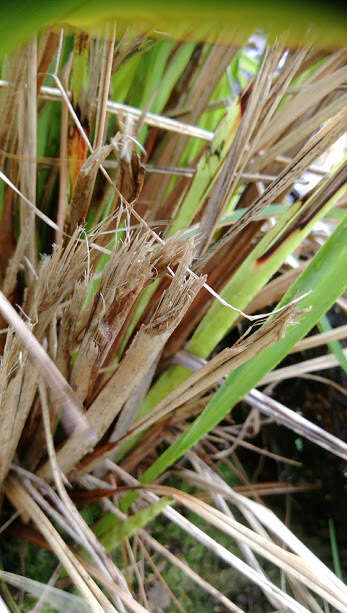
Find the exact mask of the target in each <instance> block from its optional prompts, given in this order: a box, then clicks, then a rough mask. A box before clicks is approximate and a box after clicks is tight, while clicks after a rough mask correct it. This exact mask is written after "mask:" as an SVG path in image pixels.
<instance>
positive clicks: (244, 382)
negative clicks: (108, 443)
mask: <svg viewBox="0 0 347 613" xmlns="http://www.w3.org/2000/svg"><path fill="white" fill-rule="evenodd" d="M346 261H347V215H346V216H345V219H344V220H343V221H342V222H341V223H340V225H339V226H338V227H337V228H336V230H335V232H334V233H333V234H332V235H331V236H330V238H329V239H328V240H327V242H326V243H325V245H323V247H322V248H321V249H320V250H319V251H318V253H317V254H316V256H315V257H314V258H313V260H312V261H311V263H310V264H309V266H308V267H307V268H306V269H305V271H304V272H303V273H302V274H301V275H300V277H299V278H298V279H297V280H296V282H295V283H294V284H293V285H292V287H291V288H290V290H289V291H288V292H287V293H286V295H285V296H284V298H283V299H282V300H281V302H280V304H279V306H283V305H285V304H288V303H289V302H290V301H291V300H293V299H294V298H296V297H297V296H300V295H303V294H305V293H306V292H308V291H310V292H311V293H310V294H309V295H308V296H306V297H305V298H304V299H303V300H302V301H301V302H300V306H301V308H308V309H310V310H308V311H307V312H305V313H304V314H303V315H302V316H301V318H300V319H299V321H298V322H297V323H296V325H294V326H291V327H290V328H289V329H288V331H287V334H286V336H285V338H283V339H282V340H280V341H278V342H277V343H275V344H274V345H272V346H271V347H269V348H267V349H265V351H262V352H261V353H260V354H258V355H257V356H255V357H254V358H252V359H251V360H249V362H247V363H246V364H244V365H243V366H240V367H239V368H237V369H236V370H235V371H233V372H232V373H231V374H230V376H229V377H228V379H227V381H226V382H225V383H224V385H223V386H222V387H221V388H220V389H219V391H218V392H217V393H216V394H215V396H214V397H213V398H212V400H211V401H210V402H209V404H208V405H207V407H206V408H205V410H204V411H203V413H202V414H201V415H200V416H199V417H198V418H197V419H196V420H195V421H194V422H193V423H192V424H191V426H190V427H189V428H188V429H187V430H186V431H185V432H184V433H183V434H181V435H180V436H179V437H178V439H177V440H176V441H175V442H174V443H173V444H172V445H171V446H170V447H169V448H168V449H167V450H166V451H164V453H163V454H162V455H161V456H160V457H159V458H158V459H157V460H156V461H155V462H154V464H153V465H152V466H151V467H150V468H149V469H148V470H147V471H146V472H145V473H144V475H143V477H142V479H141V481H142V483H150V482H151V481H152V480H153V479H155V478H156V477H158V475H160V474H161V473H162V472H164V471H165V470H166V469H167V468H168V467H169V466H171V465H172V464H173V463H174V462H176V460H177V459H178V458H179V457H181V456H182V455H183V454H184V453H185V452H186V451H187V450H188V449H191V448H192V447H193V446H194V445H196V443H198V441H199V440H201V439H202V437H204V436H205V435H206V434H207V433H208V432H210V431H211V430H212V429H213V428H214V427H215V426H216V425H217V424H218V423H219V422H220V421H221V420H222V419H223V418H224V417H225V416H226V415H227V414H228V413H229V412H230V411H231V409H232V408H233V406H235V404H236V403H237V402H239V401H240V400H241V399H242V398H244V396H245V395H246V394H247V393H248V392H249V391H250V390H251V389H252V388H253V387H254V386H256V385H257V384H258V383H259V381H261V379H262V378H263V377H264V376H265V375H266V374H267V373H268V372H270V371H271V370H272V369H273V368H274V367H275V366H276V365H277V364H278V363H279V362H280V361H281V360H282V359H283V358H284V357H285V356H286V355H287V353H288V352H289V350H290V349H291V348H292V347H294V345H296V343H297V342H298V341H299V340H300V339H301V338H303V337H304V336H306V334H307V333H308V332H309V331H310V330H311V329H312V328H313V326H315V325H316V323H317V322H318V321H319V320H320V318H321V317H322V316H323V315H324V314H325V313H326V312H327V310H328V309H329V308H330V307H331V305H332V304H333V303H334V302H335V300H336V299H337V298H338V297H339V296H340V295H341V294H342V293H343V291H344V290H345V289H346V287H347V271H346Z"/></svg>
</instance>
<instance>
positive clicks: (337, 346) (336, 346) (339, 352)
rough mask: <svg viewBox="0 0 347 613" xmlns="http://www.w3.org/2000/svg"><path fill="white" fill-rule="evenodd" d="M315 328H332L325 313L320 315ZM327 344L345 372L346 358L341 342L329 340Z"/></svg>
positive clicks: (322, 329) (325, 330)
mask: <svg viewBox="0 0 347 613" xmlns="http://www.w3.org/2000/svg"><path fill="white" fill-rule="evenodd" d="M317 328H318V330H319V331H320V332H328V331H329V330H332V329H333V328H332V326H331V325H330V322H329V319H328V317H327V315H323V317H321V319H320V320H319V322H318V323H317ZM327 345H328V347H329V349H330V351H331V353H333V354H334V355H335V357H336V359H337V360H338V361H339V363H340V366H341V368H342V369H343V370H344V371H345V372H346V373H347V358H346V356H345V354H344V353H343V349H342V346H341V343H340V342H339V341H330V342H329V343H327Z"/></svg>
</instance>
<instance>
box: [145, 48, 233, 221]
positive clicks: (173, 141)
mask: <svg viewBox="0 0 347 613" xmlns="http://www.w3.org/2000/svg"><path fill="white" fill-rule="evenodd" d="M234 54H235V49H234V48H230V47H225V46H223V45H218V44H216V45H214V46H213V48H212V49H211V51H210V53H209V55H208V57H207V59H206V61H205V63H204V64H203V66H202V68H201V70H200V71H199V73H198V76H197V78H196V82H195V84H194V88H192V89H191V90H190V91H189V92H188V95H186V96H185V100H184V105H185V106H186V107H189V108H191V109H192V110H191V112H190V113H189V114H188V115H187V116H186V117H185V121H186V122H187V123H192V124H195V123H196V122H197V121H198V119H199V117H200V115H201V114H202V112H203V111H204V109H205V107H206V106H207V103H208V101H209V99H210V97H211V95H212V93H213V90H214V89H215V87H216V85H217V83H218V81H219V79H220V78H221V76H222V74H223V72H224V70H225V69H226V67H227V66H228V65H229V63H230V61H231V59H232V57H233V56H234ZM182 102H183V101H182ZM188 138H189V137H188V136H180V135H173V136H170V137H168V142H167V144H166V146H165V148H164V151H163V154H162V155H161V156H160V158H159V160H158V165H160V166H177V165H178V163H179V159H180V157H181V155H182V153H183V151H184V149H185V147H186V145H187V142H188ZM169 181H170V178H168V177H165V176H164V177H160V176H158V175H152V176H150V177H149V179H148V181H147V182H146V186H145V188H144V191H143V198H144V199H146V200H147V199H148V198H152V197H153V194H155V195H156V199H155V203H154V204H153V205H152V206H151V209H150V218H151V219H156V218H157V219H162V218H163V213H162V210H161V202H162V201H163V197H164V194H165V192H166V189H167V187H168V184H169Z"/></svg>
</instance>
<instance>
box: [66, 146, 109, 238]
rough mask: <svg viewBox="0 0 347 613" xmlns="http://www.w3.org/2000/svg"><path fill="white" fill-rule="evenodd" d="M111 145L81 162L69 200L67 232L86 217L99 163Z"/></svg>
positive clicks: (98, 150) (106, 155) (81, 222)
mask: <svg viewBox="0 0 347 613" xmlns="http://www.w3.org/2000/svg"><path fill="white" fill-rule="evenodd" d="M112 149H113V145H106V146H104V147H99V148H98V149H96V150H95V151H94V152H93V153H92V154H91V155H90V156H89V157H88V158H87V159H86V161H85V162H84V163H83V165H82V167H81V169H80V171H79V173H78V175H77V178H76V182H75V184H74V189H73V193H72V198H71V202H70V207H69V208H70V215H69V222H68V230H67V231H68V233H71V232H74V231H75V229H76V226H80V225H83V224H84V222H85V219H86V217H87V213H88V208H89V204H90V200H91V195H92V191H93V188H94V184H95V179H96V175H97V172H98V170H99V167H100V164H102V163H103V161H104V160H105V159H106V158H107V157H108V156H109V155H110V153H111V151H112Z"/></svg>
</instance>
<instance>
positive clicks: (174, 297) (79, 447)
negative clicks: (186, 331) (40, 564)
mask: <svg viewBox="0 0 347 613" xmlns="http://www.w3.org/2000/svg"><path fill="white" fill-rule="evenodd" d="M191 257H192V244H191V243H190V244H188V245H187V251H186V255H185V257H184V259H183V260H182V262H181V263H180V264H179V266H178V269H177V272H176V274H175V277H174V278H173V280H172V282H171V285H170V287H169V288H168V289H167V290H166V292H165V293H164V295H163V298H162V301H161V303H160V305H159V306H158V308H157V310H156V312H155V313H154V314H153V316H152V318H151V320H150V321H149V323H148V324H146V325H143V326H142V327H141V329H140V330H139V332H138V333H137V335H136V336H135V338H134V340H133V342H132V343H131V345H130V347H129V349H128V351H127V353H126V354H125V356H124V358H123V359H122V361H121V362H120V364H119V366H118V368H117V370H116V372H115V373H114V374H113V376H112V377H111V378H110V379H109V381H108V382H107V383H106V385H105V386H104V387H103V388H102V390H101V391H100V393H99V394H98V396H97V397H96V399H95V400H94V401H93V403H92V405H91V406H90V408H89V409H88V411H87V419H88V422H89V423H90V426H91V427H92V429H93V431H95V432H96V436H97V440H100V438H101V437H102V436H103V435H104V434H105V432H106V431H107V429H108V428H109V427H110V425H111V424H112V422H113V421H114V419H115V418H116V417H117V416H118V414H119V413H120V411H121V410H122V408H123V406H124V404H125V403H126V401H127V400H128V399H129V397H130V396H131V394H132V393H133V391H134V390H135V389H136V387H137V385H138V384H139V383H140V381H141V380H142V379H143V377H144V376H145V374H146V373H147V372H148V370H149V369H150V367H151V364H152V363H153V361H154V360H156V358H157V356H158V355H159V354H160V353H161V351H162V349H163V347H164V345H165V343H166V341H167V339H168V338H169V336H170V335H171V334H172V332H173V330H174V329H175V327H176V326H177V325H178V323H179V321H180V319H181V318H182V317H183V315H184V313H185V311H186V310H187V308H188V306H189V304H190V303H191V301H192V299H193V298H194V296H195V295H196V293H197V292H198V291H199V290H200V289H201V287H202V284H203V282H204V279H194V278H191V277H188V278H187V277H186V268H187V265H188V262H189V261H190V259H191ZM89 449H90V445H89V444H88V442H86V440H85V437H84V436H80V435H79V434H76V436H72V437H71V438H70V439H69V440H68V441H67V442H66V443H65V445H64V446H63V447H62V449H61V450H60V451H59V452H58V461H59V465H60V467H61V469H62V470H63V472H69V471H70V470H71V469H72V468H73V467H74V466H75V465H76V463H77V462H78V461H79V460H80V459H81V458H82V457H83V456H84V455H85V454H86V453H87V452H88V451H89ZM39 474H40V475H41V476H46V477H47V476H49V475H50V467H49V465H48V464H46V465H45V466H44V467H43V468H42V469H41V470H40V471H39Z"/></svg>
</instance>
